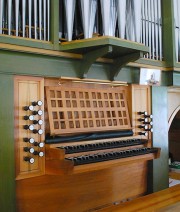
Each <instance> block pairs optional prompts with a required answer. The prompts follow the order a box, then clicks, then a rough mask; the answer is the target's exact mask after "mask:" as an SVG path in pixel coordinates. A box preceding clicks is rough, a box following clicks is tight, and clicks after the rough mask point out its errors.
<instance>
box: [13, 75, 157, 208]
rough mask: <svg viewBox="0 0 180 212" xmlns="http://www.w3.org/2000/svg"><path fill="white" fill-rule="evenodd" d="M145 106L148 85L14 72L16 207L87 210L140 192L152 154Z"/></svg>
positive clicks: (147, 105) (149, 118)
mask: <svg viewBox="0 0 180 212" xmlns="http://www.w3.org/2000/svg"><path fill="white" fill-rule="evenodd" d="M150 111H151V110H150V88H149V87H148V86H139V85H127V84H124V85H120V86H109V85H108V84H107V85H103V84H97V83H91V84H88V83H80V82H79V83H77V82H73V80H69V79H66V80H61V79H43V78H38V77H18V76H16V77H15V140H16V142H15V143H16V191H17V210H18V211H32V208H34V211H50V210H51V211H87V210H91V209H97V208H99V207H103V206H106V205H108V204H113V203H114V202H121V201H128V200H129V199H133V198H136V197H138V196H142V195H144V194H146V193H147V186H148V183H149V182H148V170H149V168H148V161H149V160H152V159H156V158H158V157H159V155H160V149H159V148H157V147H153V146H152V142H151V133H152V130H153V128H152V125H153V123H152V118H153V117H152V115H151V114H150ZM29 191H31V192H29ZM36 199H39V201H38V204H36Z"/></svg>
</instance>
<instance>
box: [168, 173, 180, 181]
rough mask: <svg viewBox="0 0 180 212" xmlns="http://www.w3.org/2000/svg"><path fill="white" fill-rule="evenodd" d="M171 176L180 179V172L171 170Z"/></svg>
mask: <svg viewBox="0 0 180 212" xmlns="http://www.w3.org/2000/svg"><path fill="white" fill-rule="evenodd" d="M169 178H172V179H175V180H180V173H177V172H169Z"/></svg>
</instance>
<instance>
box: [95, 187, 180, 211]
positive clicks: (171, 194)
mask: <svg viewBox="0 0 180 212" xmlns="http://www.w3.org/2000/svg"><path fill="white" fill-rule="evenodd" d="M98 211H102V212H119V211H120V212H135V211H136V212H140V211H141V212H156V211H157V212H179V211H180V184H179V185H175V186H172V187H171V188H168V189H165V190H162V191H159V192H156V193H153V194H150V195H147V196H144V197H141V198H138V199H135V200H132V201H131V202H126V203H122V204H119V205H114V206H110V207H107V208H104V209H101V210H98Z"/></svg>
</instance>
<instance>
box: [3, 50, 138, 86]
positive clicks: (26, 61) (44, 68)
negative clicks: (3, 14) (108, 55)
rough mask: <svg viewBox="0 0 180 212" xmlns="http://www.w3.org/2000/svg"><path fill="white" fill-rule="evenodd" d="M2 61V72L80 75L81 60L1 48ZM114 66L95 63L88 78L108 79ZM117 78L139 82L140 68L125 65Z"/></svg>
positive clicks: (65, 75) (59, 75)
mask: <svg viewBox="0 0 180 212" xmlns="http://www.w3.org/2000/svg"><path fill="white" fill-rule="evenodd" d="M0 61H3V62H1V66H0V73H5V74H15V75H33V76H43V77H61V76H64V77H80V76H79V70H80V66H81V60H72V59H67V58H60V57H52V56H46V55H39V54H31V53H23V52H12V51H11V52H10V51H6V50H0ZM112 68H113V67H112V66H111V65H110V64H105V63H95V64H93V65H92V66H91V68H90V70H89V73H88V78H94V79H104V80H108V79H109V78H110V72H111V69H112ZM117 78H118V80H120V81H127V82H128V83H138V82H139V68H133V67H125V68H123V69H122V70H121V71H120V73H119V75H118V77H117Z"/></svg>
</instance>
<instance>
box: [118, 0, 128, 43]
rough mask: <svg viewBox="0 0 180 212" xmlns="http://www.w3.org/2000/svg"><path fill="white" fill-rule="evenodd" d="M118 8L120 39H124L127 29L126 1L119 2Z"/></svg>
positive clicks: (120, 0) (119, 0)
mask: <svg viewBox="0 0 180 212" xmlns="http://www.w3.org/2000/svg"><path fill="white" fill-rule="evenodd" d="M116 8H117V18H118V30H119V37H120V38H123V39H124V38H125V27H126V0H117V1H116Z"/></svg>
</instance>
